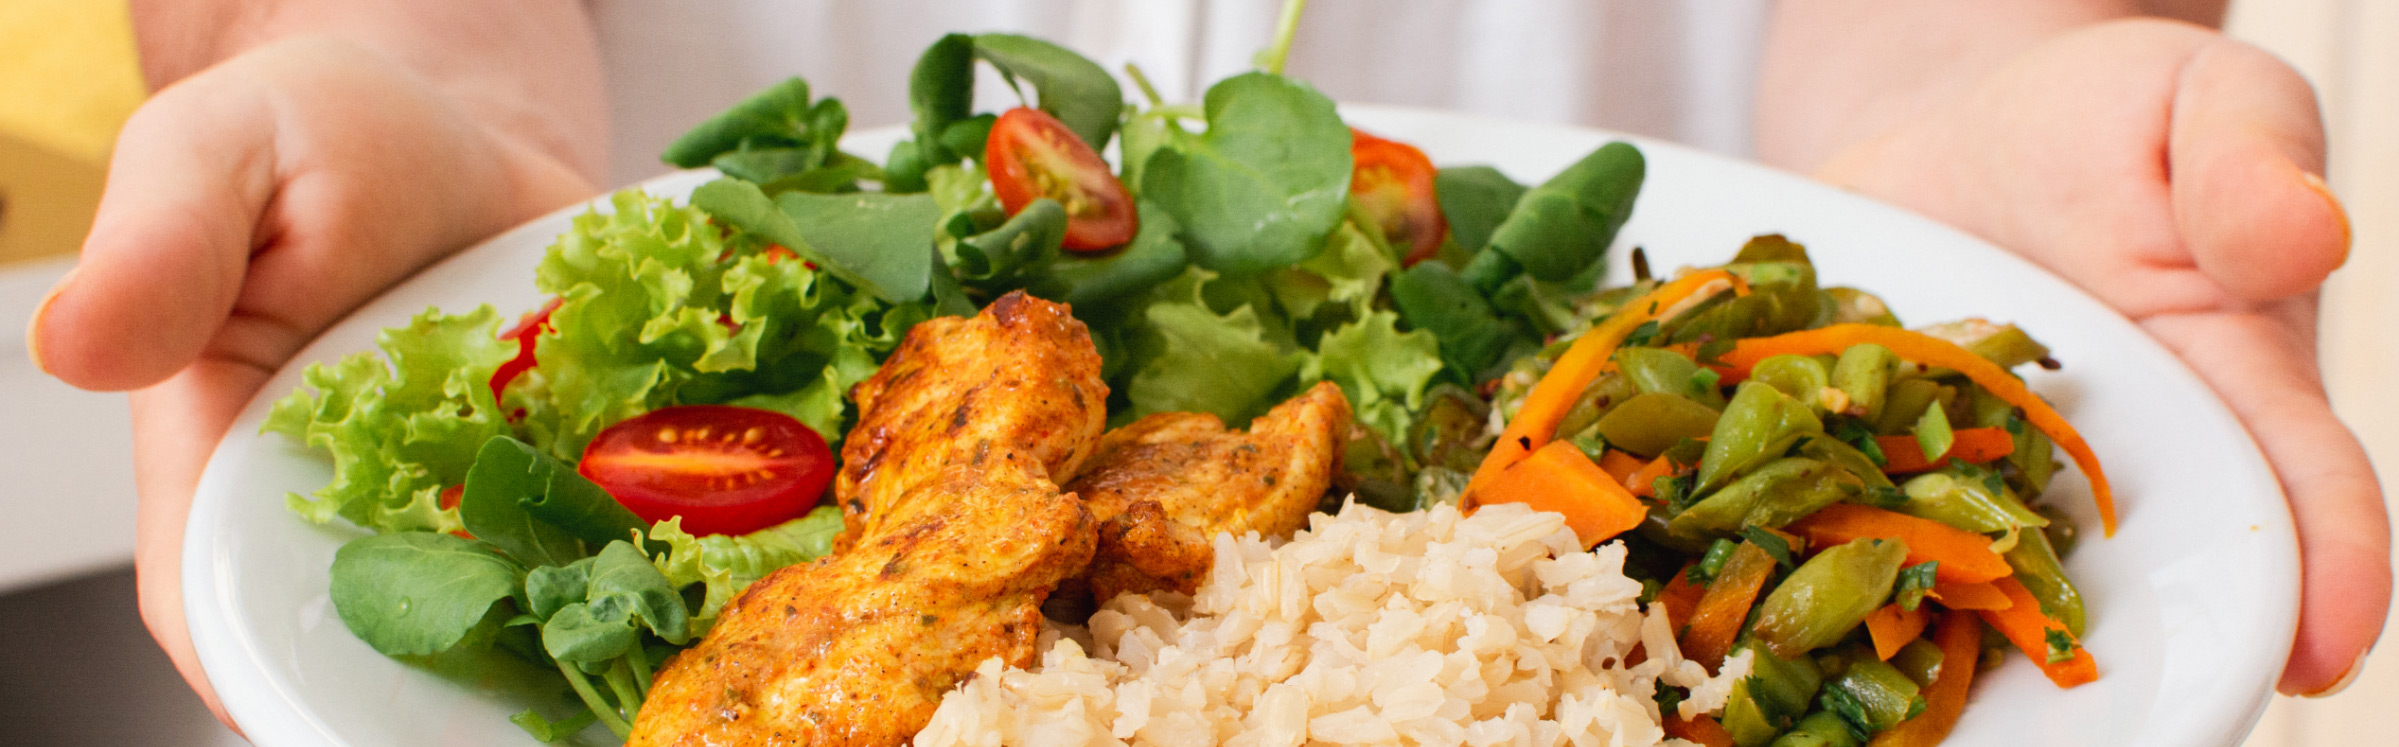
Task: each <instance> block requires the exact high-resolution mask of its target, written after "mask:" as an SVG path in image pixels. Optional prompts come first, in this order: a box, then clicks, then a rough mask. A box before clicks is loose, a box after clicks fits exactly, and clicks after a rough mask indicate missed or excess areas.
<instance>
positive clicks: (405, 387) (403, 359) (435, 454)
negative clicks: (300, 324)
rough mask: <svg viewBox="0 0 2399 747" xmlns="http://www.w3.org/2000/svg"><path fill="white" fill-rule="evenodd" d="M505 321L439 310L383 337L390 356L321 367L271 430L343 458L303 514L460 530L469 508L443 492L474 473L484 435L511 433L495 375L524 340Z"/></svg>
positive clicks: (492, 314) (485, 313) (380, 343)
mask: <svg viewBox="0 0 2399 747" xmlns="http://www.w3.org/2000/svg"><path fill="white" fill-rule="evenodd" d="M499 320H500V319H499V313H498V312H496V311H494V310H492V308H491V307H489V306H484V307H479V308H477V309H475V310H474V311H472V312H469V313H466V314H461V315H449V314H443V313H441V312H440V311H439V310H430V309H429V310H427V311H426V312H425V313H423V314H419V315H417V316H416V318H414V319H412V320H410V321H409V323H408V326H406V327H401V328H397V329H390V330H385V331H384V332H383V333H382V334H381V335H379V336H378V337H377V338H376V345H377V347H378V348H379V349H380V350H381V351H382V354H381V355H380V356H378V355H377V354H375V353H371V352H368V353H358V354H355V355H351V356H348V357H345V358H342V359H341V360H338V361H334V362H333V363H330V364H323V363H320V364H317V365H313V366H310V367H309V368H308V370H307V372H306V373H304V374H302V380H303V381H304V382H305V383H304V384H303V385H302V386H301V388H300V389H298V390H296V391H294V392H292V393H291V394H290V395H287V396H285V397H284V398H283V399H282V400H279V401H277V402H276V403H275V407H274V409H273V410H272V411H271V412H270V413H269V414H268V416H267V421H266V425H265V427H264V428H263V429H262V430H263V431H266V432H273V433H281V434H283V435H285V436H288V437H290V438H292V439H293V440H296V441H299V442H301V443H303V444H306V445H307V446H308V447H309V448H310V449H312V450H315V451H318V452H321V453H323V454H325V455H327V456H329V457H331V458H332V460H333V481H332V482H330V483H327V484H326V485H325V487H323V488H320V489H318V490H317V491H316V492H315V493H314V494H313V495H312V496H307V497H304V496H301V495H298V494H293V495H291V496H290V497H289V503H290V504H291V508H292V510H293V511H296V512H298V513H299V514H300V515H301V516H303V517H306V518H307V519H308V520H309V521H313V522H317V523H320V524H321V523H324V522H326V521H330V520H331V519H332V518H333V517H335V516H339V517H342V518H344V519H348V520H349V521H350V522H352V523H355V524H358V525H359V526H363V527H367V528H370V529H375V530H378V531H398V530H411V529H427V530H435V531H450V530H454V529H457V528H459V526H460V525H459V522H458V514H457V512H456V511H454V510H450V509H444V508H441V507H440V504H439V500H438V496H439V495H440V493H441V491H442V489H443V488H447V487H449V486H452V485H458V484H461V483H463V482H465V481H466V474H467V470H468V469H469V468H470V467H472V466H474V463H475V453H476V452H477V451H478V450H480V449H482V448H483V442H484V441H487V440H490V439H491V437H492V436H496V435H500V434H503V433H506V432H507V430H508V424H507V419H506V418H505V417H504V416H503V415H502V414H501V410H500V406H499V403H498V402H497V401H496V400H494V399H493V398H492V393H491V377H492V372H493V371H495V370H497V369H498V368H499V366H500V364H502V363H505V362H507V361H508V359H509V358H511V357H514V356H515V355H516V344H515V343H514V342H511V341H503V340H501V339H499V337H498V332H497V331H498V328H499ZM387 360H388V363H387V362H386V361H387Z"/></svg>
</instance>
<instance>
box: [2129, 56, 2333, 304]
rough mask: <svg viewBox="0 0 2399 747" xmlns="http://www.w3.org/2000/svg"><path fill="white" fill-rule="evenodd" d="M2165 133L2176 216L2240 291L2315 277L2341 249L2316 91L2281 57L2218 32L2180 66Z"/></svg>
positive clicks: (2281, 291) (2259, 292)
mask: <svg viewBox="0 0 2399 747" xmlns="http://www.w3.org/2000/svg"><path fill="white" fill-rule="evenodd" d="M2171 126H2172V130H2171V134H2170V136H2169V141H2168V144H2167V158H2168V168H2169V171H2170V173H2171V174H2172V176H2171V180H2172V191H2173V200H2174V219H2175V223H2176V227H2177V228H2178V229H2179V230H2180V232H2181V233H2182V235H2183V238H2184V241H2185V242H2186V245H2187V246H2188V247H2189V248H2190V251H2191V255H2192V258H2193V259H2195V260H2196V261H2197V262H2198V264H2199V269H2200V271H2202V272H2204V273H2206V275H2207V276H2208V278H2209V279H2211V280H2214V281H2215V282H2216V283H2217V284H2218V285H2220V286H2221V287H2223V288H2224V289H2225V290H2226V291H2228V292H2230V293H2232V294H2233V295H2235V296H2238V297H2241V298H2245V299H2248V300H2270V299H2277V298H2285V297H2289V296H2293V295H2297V294H2300V293H2304V292H2307V291H2309V290H2312V289H2314V288H2315V287H2316V286H2318V285H2320V284H2322V283H2323V282H2324V278H2325V276H2327V275H2330V274H2331V273H2332V271H2333V270H2334V269H2337V268H2339V267H2340V266H2341V263H2342V262H2343V261H2345V260H2347V259H2348V256H2349V218H2348V215H2347V214H2346V213H2345V212H2344V211H2343V210H2342V209H2341V203H2340V201H2339V200H2336V199H2334V198H2333V196H2332V193H2331V191H2330V190H2328V189H2326V188H2325V186H2324V179H2323V177H2322V176H2320V175H2321V174H2322V173H2323V171H2324V126H2323V123H2322V122H2321V121H2320V120H2319V119H2318V116H2317V108H2316V100H2315V91H2314V89H2312V88H2311V87H2309V85H2308V83H2307V81H2306V80H2305V79H2303V78H2301V77H2299V74H2298V73H2297V72H2295V71H2293V70H2292V69H2291V68H2290V67H2289V66H2287V65H2284V64H2283V63H2282V61H2280V60H2277V59H2275V58H2274V56H2273V55H2270V54H2267V53H2266V52H2264V51H2261V50H2259V49H2257V48H2255V47H2251V46H2249V45H2246V44H2242V43H2239V42H2235V41H2230V40H2224V39H2218V40H2217V41H2215V42H2214V43H2212V44H2209V45H2207V46H2206V47H2203V48H2201V49H2200V50H2199V51H2198V52H2197V53H2196V54H2194V55H2193V56H2192V57H2191V59H2190V61H2189V62H2188V63H2186V64H2185V65H2184V66H2183V69H2182V72H2181V76H2180V80H2179V81H2178V84H2177V86H2176V94H2175V97H2174V109H2173V121H2172V125H2171Z"/></svg>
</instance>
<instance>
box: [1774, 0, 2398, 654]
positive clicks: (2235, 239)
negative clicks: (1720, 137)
mask: <svg viewBox="0 0 2399 747" xmlns="http://www.w3.org/2000/svg"><path fill="white" fill-rule="evenodd" d="M1782 103H1784V104H1788V103H1789V102H1787V101H1786V102H1782ZM1885 121H1886V122H1887V123H1888V125H1887V126H1884V127H1881V128H1879V129H1878V130H1876V131H1871V132H1865V133H1859V136H1857V137H1852V138H1846V139H1845V141H1846V142H1842V143H1837V144H1835V147H1831V148H1823V149H1820V150H1819V151H1818V152H1821V153H1822V154H1823V155H1822V157H1821V158H1813V157H1810V156H1808V155H1805V154H1801V155H1797V156H1795V157H1793V156H1792V154H1791V153H1789V152H1785V153H1783V154H1781V155H1784V156H1786V157H1788V158H1787V160H1788V161H1791V162H1798V163H1800V164H1806V163H1810V162H1812V163H1814V164H1815V168H1814V171H1815V174H1816V175H1817V176H1818V177H1819V178H1822V179H1824V180H1826V181H1829V182H1832V183H1834V184H1838V185H1841V186H1844V187H1847V188H1850V189H1852V190H1855V191H1858V192H1861V193H1864V194H1867V195H1870V196H1873V197H1876V198H1880V199H1882V200H1885V201H1888V202H1891V203H1894V204H1897V205H1900V206H1903V207H1907V208H1909V209H1912V210H1915V211H1918V212H1921V213H1924V214H1926V215H1929V216H1932V217H1934V218H1937V219H1940V220H1943V221H1946V222H1948V223H1950V224H1952V225H1955V226H1958V227H1960V228H1963V229H1965V230H1967V231H1970V232H1973V233H1975V234H1979V235H1981V236H1983V237H1984V238H1987V239H1990V240H1991V241H1993V242H1994V243H1997V244H1998V245H2000V246H2002V247H2006V248H2008V249H2011V250H2014V251H2016V252H2019V253H2021V254H2023V255H2025V256H2026V257H2028V258H2030V259H2032V260H2033V261H2035V262H2038V263H2040V264H2042V265H2044V266H2046V267H2048V268H2050V269H2051V270H2054V271H2056V272H2057V273H2059V274H2061V275H2064V276H2065V277H2066V278H2067V279H2069V280H2071V281H2073V282H2074V283H2076V284H2078V285H2081V286H2082V287H2083V288H2084V289H2086V290H2088V291H2090V292H2091V293H2092V294H2094V295H2096V296H2098V297H2099V298H2100V299H2101V300H2103V301H2105V302H2106V303H2108V304H2109V305H2111V306H2113V307H2115V308H2116V309H2117V310H2118V311H2121V312H2123V313H2124V314H2125V315H2126V316H2128V317H2130V318H2132V319H2133V320H2134V321H2136V322H2138V323H2139V324H2140V325H2141V327H2142V328H2143V329H2145V330H2147V331H2148V332H2149V334H2151V335H2152V336H2154V337H2156V338H2157V339H2158V340H2159V341H2160V342H2163V343H2165V345H2166V346H2167V347H2168V348H2170V349H2172V350H2173V351H2174V352H2175V353H2176V354H2178V355H2180V356H2181V357H2182V358H2183V360H2184V361H2186V362H2188V363H2189V364H2190V365H2191V368H2192V369H2194V370H2196V371H2197V372H2198V373H2199V375H2200V377H2201V378H2202V379H2204V380H2206V381H2207V383H2208V385H2209V386H2210V387H2212V388H2213V389H2215V391H2216V393H2217V394H2218V395H2220V396H2222V397H2223V398H2224V400H2225V402H2226V403H2228V404H2230V405H2231V406H2232V409H2233V412H2234V413H2235V414H2237V415H2238V416H2239V417H2240V419H2241V422H2242V423H2243V424H2244V425H2245V426H2247V427H2248V429H2249V431H2250V434H2251V435H2253V436H2255V437H2256V439H2257V442H2258V444H2259V446H2261V447H2262V448H2263V449H2264V451H2265V454H2266V458H2267V460H2268V461H2269V462H2270V463H2272V465H2273V467H2274V470H2275V473H2276V476H2277V477H2278V478H2279V479H2280V481H2281V483H2282V487H2283V491H2284V493H2285V494H2286V495H2287V496H2288V497H2289V500H2290V505H2291V512H2292V516H2293V518H2294V519H2296V520H2297V524H2298V529H2299V540H2300V547H2301V558H2302V567H2303V569H2304V586H2303V589H2302V594H2301V597H2302V605H2301V612H2300V618H2299V633H2298V640H2297V642H2296V643H2295V644H2294V646H2293V648H2292V650H2291V654H2290V660H2289V663H2288V665H2287V667H2286V668H2285V669H2284V670H2283V674H2282V680H2281V682H2280V684H2279V687H2280V689H2281V690H2282V691H2284V692H2286V693H2294V694H2317V693H2325V692H2329V691H2333V690H2337V689H2338V687H2339V686H2340V685H2342V684H2345V682H2346V679H2347V678H2348V677H2349V676H2351V675H2354V674H2355V672H2356V670H2357V668H2358V667H2359V666H2360V663H2361V661H2362V659H2363V657H2364V655H2365V653H2366V651H2367V650H2368V649H2369V648H2370V647H2371V646H2372V645H2373V643H2374V640H2375V637H2376V636H2377V635H2379V634H2380V631H2381V629H2382V623H2383V616H2384V613H2385V610H2386V608H2387V607H2388V605H2389V600H2390V590H2391V564H2390V530H2389V527H2388V525H2387V523H2386V520H2385V514H2384V512H2383V503H2382V491H2381V489H2380V487H2379V486H2378V485H2377V483H2376V481H2375V476H2374V470H2373V467H2372V466H2371V465H2370V464H2369V463H2368V462H2367V460H2366V454H2365V451H2364V449H2363V448H2361V447H2360V446H2359V444H2358V442H2357V439H2356V437H2354V436H2353V435H2351V434H2350V432H2349V430H2348V429H2347V428H2346V427H2344V426H2342V424H2341V423H2340V421H2339V420H2337V419H2335V418H2334V417H2333V412H2332V407H2331V404H2330V402H2329V401H2328V400H2327V399H2326V396H2325V392H2324V384H2323V380H2322V378H2321V377H2320V375H2319V373H2318V370H2317V364H2316V344H2315V340H2316V292H2317V288H2318V286H2320V285H2321V284H2322V283H2323V281H2324V278H2325V276H2326V275H2327V274H2329V273H2331V272H2332V271H2333V270H2334V269H2335V268H2338V267H2339V266H2340V265H2341V263H2342V261H2343V260H2344V259H2345V258H2346V256H2347V253H2348V250H2349V227H2348V221H2347V218H2346V216H2345V215H2344V214H2343V212H2342V209H2341V207H2340V203H2339V202H2338V201H2336V200H2335V199H2333V197H2332V194H2331V193H2330V192H2329V191H2327V190H2326V188H2325V186H2324V181H2323V179H2322V178H2321V177H2320V174H2322V173H2323V170H2324V138H2323V128H2322V125H2321V123H2320V122H2319V121H2318V115H2317V107H2316V101H2315V98H2314V94H2313V91H2312V90H2311V89H2310V88H2309V86H2308V84H2307V82H2306V81H2305V80H2304V79H2302V78H2300V77H2299V75H2298V74H2297V73H2295V72H2294V71H2292V70H2291V69H2290V68H2289V67H2287V66H2285V65H2284V64H2282V63H2281V62H2280V61H2278V60H2276V59H2275V58H2273V57H2272V56H2271V55H2268V54H2266V53H2265V52H2262V51H2259V50H2257V49H2255V48H2252V47H2250V46H2248V45H2245V44H2242V43H2239V42H2236V41H2232V40H2230V39H2228V38H2226V37H2224V36H2222V35H2221V34H2218V33H2216V32H2215V31H2213V30H2210V29H2206V28H2203V27H2199V26H2193V25H2189V24H2183V23H2175V22H2168V21H2155V20H2132V21H2115V22H2108V23H2101V24H2096V25H2091V26H2086V27H2083V28H2080V29H2077V30H2074V31H2070V32H2067V33H2064V34H2060V35H2057V36H2054V37H2051V38H2049V39H2047V40H2046V41H2044V42H2041V43H2039V44H2037V45H2033V46H2031V47H2029V48H2028V49H2026V50H2024V51H2022V52H2021V53H2019V54H2016V55H2015V56H2013V57H2012V58H2011V59H2008V60H2006V61H2005V62H2004V63H2002V64H1999V65H1996V66H1994V67H1993V68H1992V69H1991V71H1990V72H1988V73H1987V74H1984V75H1982V76H1980V77H1979V78H1976V79H1973V80H1967V81H1957V82H1955V84H1954V85H1946V86H1943V87H1942V88H1941V92H1940V93H1938V94H1937V95H1935V96H1933V97H1931V98H1929V99H1927V100H1925V101H1924V102H1923V105H1922V106H1919V107H1917V108H1915V109H1914V110H1913V111H1912V112H1911V113H1910V114H1908V115H1906V116H1894V117H1890V118H1888V119H1886V120H1885ZM1794 150H1799V149H1794ZM1769 155H1770V156H1773V155H1777V154H1773V153H1770V154H1769Z"/></svg>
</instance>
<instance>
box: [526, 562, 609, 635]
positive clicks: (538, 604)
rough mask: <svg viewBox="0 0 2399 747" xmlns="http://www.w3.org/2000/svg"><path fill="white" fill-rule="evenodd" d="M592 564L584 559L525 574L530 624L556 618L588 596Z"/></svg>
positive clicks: (544, 567) (589, 594)
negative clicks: (554, 616)
mask: <svg viewBox="0 0 2399 747" xmlns="http://www.w3.org/2000/svg"><path fill="white" fill-rule="evenodd" d="M593 560H594V559H593V558H584V559H582V560H578V561H575V562H572V563H568V564H566V565H545V566H542V567H539V568H535V569H533V570H531V571H527V572H526V573H525V601H526V604H527V606H528V608H529V609H528V611H529V612H531V613H532V617H533V618H534V622H541V621H543V620H548V619H550V617H551V616H553V615H556V614H558V610H560V609H563V608H565V607H566V606H567V605H570V604H574V603H576V602H581V601H583V600H585V599H586V598H589V597H590V596H591V592H590V584H591V566H592V562H593ZM510 622H515V621H514V620H511V621H510Z"/></svg>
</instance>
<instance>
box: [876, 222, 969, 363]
mask: <svg viewBox="0 0 2399 747" xmlns="http://www.w3.org/2000/svg"><path fill="white" fill-rule="evenodd" d="M925 251H927V252H929V253H931V254H932V255H933V260H932V261H933V282H932V283H931V285H932V291H933V313H936V314H940V315H942V316H957V317H971V316H974V315H975V311H976V309H975V302H974V301H972V300H970V299H968V298H967V297H966V287H965V286H963V285H960V284H959V283H958V274H957V273H956V272H953V271H951V270H950V265H949V263H948V262H947V261H944V260H943V259H942V258H941V248H940V247H932V248H928V249H926V250H925ZM844 391H847V390H844Z"/></svg>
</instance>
